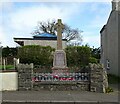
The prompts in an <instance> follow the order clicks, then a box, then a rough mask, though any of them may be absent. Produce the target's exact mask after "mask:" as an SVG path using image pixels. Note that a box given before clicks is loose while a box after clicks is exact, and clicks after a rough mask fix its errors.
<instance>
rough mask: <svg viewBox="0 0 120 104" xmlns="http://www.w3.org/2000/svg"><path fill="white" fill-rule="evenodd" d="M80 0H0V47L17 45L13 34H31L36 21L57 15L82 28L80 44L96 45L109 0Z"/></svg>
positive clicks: (24, 36)
mask: <svg viewBox="0 0 120 104" xmlns="http://www.w3.org/2000/svg"><path fill="white" fill-rule="evenodd" d="M82 1H84V2H80V1H79V2H78V1H77V2H42V1H41V2H38V1H36V2H30V1H26V2H5V1H4V2H1V4H0V9H1V11H0V20H1V22H0V41H1V42H2V46H10V47H15V46H16V45H17V44H16V43H15V42H14V40H13V37H16V38H18V37H23V38H26V37H27V38H28V37H32V34H31V32H33V31H34V29H35V28H36V26H37V23H38V21H47V20H50V21H51V20H53V19H55V20H57V19H59V18H60V19H62V22H63V23H66V24H68V25H69V26H71V27H72V28H79V29H80V30H82V31H83V33H82V36H83V43H82V44H89V45H90V46H91V47H92V46H94V47H100V30H101V28H102V27H103V25H105V24H106V22H107V20H108V17H109V14H110V11H111V1H109V0H106V2H103V1H99V2H94V1H95V0H94V1H92V2H88V1H87V0H82ZM89 1H90V0H89ZM97 1H98V0H97Z"/></svg>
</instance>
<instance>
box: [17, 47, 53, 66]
mask: <svg viewBox="0 0 120 104" xmlns="http://www.w3.org/2000/svg"><path fill="white" fill-rule="evenodd" d="M54 50H55V49H53V48H51V47H50V46H47V47H45V46H40V45H27V46H23V47H21V48H19V50H18V57H19V58H20V62H21V63H34V64H35V65H42V66H45V65H47V66H48V65H52V59H53V57H52V52H53V51H54Z"/></svg>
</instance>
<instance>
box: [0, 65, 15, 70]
mask: <svg viewBox="0 0 120 104" xmlns="http://www.w3.org/2000/svg"><path fill="white" fill-rule="evenodd" d="M5 67H6V70H10V69H14V65H6V66H5ZM3 68H4V66H3V65H0V70H2V69H3Z"/></svg>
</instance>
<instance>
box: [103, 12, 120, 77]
mask: <svg viewBox="0 0 120 104" xmlns="http://www.w3.org/2000/svg"><path fill="white" fill-rule="evenodd" d="M119 25H120V15H119V13H118V11H117V10H112V11H111V14H110V16H109V19H108V22H107V24H106V27H105V28H104V30H103V31H102V32H101V49H102V52H101V63H102V64H103V65H104V67H105V68H106V69H107V60H109V65H110V67H109V70H107V71H108V73H111V74H115V75H117V76H118V69H119V68H120V67H119V66H120V65H119V64H120V61H118V54H119V53H118V41H119V39H120V38H119V35H120V34H119V33H120V29H119ZM119 76H120V75H119Z"/></svg>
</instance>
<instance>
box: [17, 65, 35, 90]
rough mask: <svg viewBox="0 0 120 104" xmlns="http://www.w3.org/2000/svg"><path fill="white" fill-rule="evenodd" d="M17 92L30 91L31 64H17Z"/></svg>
mask: <svg viewBox="0 0 120 104" xmlns="http://www.w3.org/2000/svg"><path fill="white" fill-rule="evenodd" d="M17 71H18V90H31V89H32V87H33V84H32V73H33V64H18V65H17Z"/></svg>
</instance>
